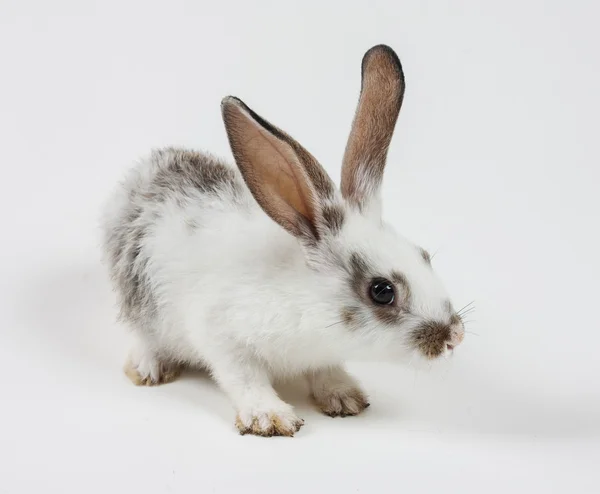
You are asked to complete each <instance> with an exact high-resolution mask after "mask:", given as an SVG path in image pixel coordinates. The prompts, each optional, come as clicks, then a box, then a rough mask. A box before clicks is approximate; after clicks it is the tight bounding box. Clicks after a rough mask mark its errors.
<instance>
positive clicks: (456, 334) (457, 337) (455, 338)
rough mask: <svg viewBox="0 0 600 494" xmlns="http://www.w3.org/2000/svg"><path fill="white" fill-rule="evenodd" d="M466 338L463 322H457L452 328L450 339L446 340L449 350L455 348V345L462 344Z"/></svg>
mask: <svg viewBox="0 0 600 494" xmlns="http://www.w3.org/2000/svg"><path fill="white" fill-rule="evenodd" d="M464 339H465V329H464V328H463V326H462V324H455V325H453V326H452V328H451V329H450V339H449V340H448V341H447V342H446V348H448V350H454V347H456V346H458V345H460V344H461V342H462V340H464Z"/></svg>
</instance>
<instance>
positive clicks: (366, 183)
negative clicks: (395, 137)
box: [341, 45, 404, 208]
mask: <svg viewBox="0 0 600 494" xmlns="http://www.w3.org/2000/svg"><path fill="white" fill-rule="evenodd" d="M403 97H404V73H403V72H402V65H401V64H400V60H399V59H398V56H397V55H396V53H394V51H393V50H392V49H391V48H389V47H388V46H385V45H378V46H375V47H373V48H371V49H370V50H369V51H368V52H367V53H366V54H365V56H364V57H363V60H362V84H361V91H360V99H359V101H358V107H357V109H356V114H355V116H354V122H353V123H352V130H351V132H350V137H349V138H348V144H347V145H346V151H345V153H344V162H343V166H342V181H341V189H342V195H343V196H344V198H346V199H347V200H348V201H350V202H351V203H354V204H356V205H358V206H359V207H361V208H362V207H363V206H365V203H367V202H368V201H369V200H370V199H371V198H372V197H373V196H374V195H376V194H377V192H378V191H379V188H380V186H381V180H382V178H383V170H384V168H385V162H386V158H387V152H388V147H389V145H390V141H391V140H392V134H393V133H394V127H395V125H396V120H397V119H398V113H399V112H400V107H401V106H402V98H403Z"/></svg>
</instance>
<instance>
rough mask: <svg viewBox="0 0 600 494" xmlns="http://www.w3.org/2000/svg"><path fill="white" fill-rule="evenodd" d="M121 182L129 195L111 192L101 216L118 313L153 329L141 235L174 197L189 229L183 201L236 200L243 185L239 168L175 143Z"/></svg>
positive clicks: (153, 306) (150, 291)
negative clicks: (106, 211)
mask: <svg viewBox="0 0 600 494" xmlns="http://www.w3.org/2000/svg"><path fill="white" fill-rule="evenodd" d="M121 187H124V188H125V190H126V191H127V194H126V197H127V200H126V202H125V203H123V199H121V197H122V196H123V195H122V194H121V195H115V196H114V197H113V199H112V201H113V203H112V204H110V205H109V210H110V211H112V212H113V216H111V217H110V218H108V217H107V218H105V228H104V254H105V257H106V262H107V263H108V266H109V269H110V274H111V278H112V281H113V283H114V285H115V288H116V291H117V293H118V297H119V302H120V303H119V305H120V307H121V312H120V317H121V319H123V320H126V321H129V322H131V323H134V324H135V323H137V325H139V324H143V326H144V327H145V329H146V331H152V325H153V324H152V321H153V317H154V316H155V315H156V310H157V306H156V301H155V298H154V295H153V286H152V284H151V281H150V279H149V277H148V276H147V273H146V267H147V264H148V262H149V259H148V256H147V255H146V252H145V250H144V238H145V237H146V235H147V233H148V231H149V230H150V229H151V228H152V227H153V225H154V224H155V223H156V220H157V219H158V218H159V217H160V214H161V205H162V204H163V203H164V202H167V201H171V202H173V204H175V205H176V206H177V207H179V208H181V209H182V219H183V220H184V221H186V222H187V224H188V226H189V227H190V229H195V228H196V227H197V226H198V225H197V224H195V222H194V219H193V218H186V217H185V215H184V214H183V210H184V208H185V206H186V205H187V204H190V203H198V202H201V201H202V200H203V199H204V198H206V197H207V196H210V195H213V196H215V195H219V196H220V197H222V198H223V199H224V200H227V201H228V202H230V203H235V202H238V201H240V199H241V196H242V195H243V191H244V189H245V187H244V185H243V182H242V179H241V177H240V175H239V172H238V171H237V170H236V169H235V168H233V167H232V166H230V165H228V164H227V163H225V162H223V161H221V160H219V159H217V158H215V157H213V156H210V155H208V154H203V153H199V152H194V151H188V150H185V149H174V148H167V149H160V150H155V151H153V152H152V153H151V155H150V157H149V158H148V159H147V160H144V161H143V162H141V163H139V164H138V166H136V167H134V168H133V169H132V170H131V171H130V173H129V175H128V176H127V177H126V179H125V180H124V181H123V182H122V184H121ZM119 202H120V203H119ZM115 213H116V214H115Z"/></svg>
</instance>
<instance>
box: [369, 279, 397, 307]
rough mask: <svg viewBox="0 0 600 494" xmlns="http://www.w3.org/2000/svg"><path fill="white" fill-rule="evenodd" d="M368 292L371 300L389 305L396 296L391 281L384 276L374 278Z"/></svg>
mask: <svg viewBox="0 0 600 494" xmlns="http://www.w3.org/2000/svg"><path fill="white" fill-rule="evenodd" d="M369 294H370V295H371V299H372V300H373V302H375V303H376V304H379V305H390V304H391V303H392V302H393V301H394V299H395V298H396V293H395V291H394V285H393V283H392V282H391V281H389V280H386V279H385V278H376V279H374V280H373V281H372V282H371V288H370V290H369Z"/></svg>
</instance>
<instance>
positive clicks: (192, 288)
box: [103, 46, 464, 436]
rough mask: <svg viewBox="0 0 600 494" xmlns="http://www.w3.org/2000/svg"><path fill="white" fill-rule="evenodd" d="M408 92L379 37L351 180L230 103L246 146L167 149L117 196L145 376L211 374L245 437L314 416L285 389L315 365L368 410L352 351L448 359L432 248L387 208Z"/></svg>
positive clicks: (456, 322)
mask: <svg viewBox="0 0 600 494" xmlns="http://www.w3.org/2000/svg"><path fill="white" fill-rule="evenodd" d="M403 93H404V76H403V73H402V68H401V66H400V62H399V60H398V58H397V56H396V55H395V53H394V52H393V51H392V50H391V49H390V48H388V47H385V46H377V47H374V48H372V49H371V50H369V52H367V54H366V55H365V57H364V59H363V86H362V89H361V98H360V100H359V106H358V109H357V114H356V117H355V121H354V123H353V127H352V132H351V135H350V138H349V142H348V146H347V148H346V153H345V155H344V163H343V166H342V181H341V190H338V189H337V187H335V185H334V184H333V182H332V181H331V179H330V178H329V177H328V175H327V173H326V172H325V171H324V169H323V168H322V167H321V166H320V164H319V163H318V162H317V161H316V160H315V158H314V157H313V156H312V155H310V153H308V151H306V150H305V149H304V148H303V147H302V146H301V145H300V144H298V143H297V142H296V141H295V140H294V139H293V138H291V137H290V136H289V135H287V134H286V133H284V132H283V131H282V130H280V129H278V128H277V127H275V126H273V125H272V124H270V123H269V122H267V121H266V120H264V119H262V118H261V117H260V116H258V115H257V114H256V113H254V112H253V111H252V110H251V109H250V108H248V107H247V106H246V105H245V104H244V103H243V102H241V101H240V100H238V99H237V98H233V97H228V98H225V99H224V100H223V102H222V112H223V119H224V122H225V128H226V130H227V134H228V137H229V142H230V145H231V148H232V151H233V154H234V158H235V162H236V163H235V164H236V165H237V166H235V165H231V164H229V163H227V162H224V161H222V160H220V159H217V158H215V157H213V156H210V155H208V154H204V153H199V152H194V151H189V150H183V149H161V150H155V151H153V152H152V153H151V154H150V155H149V156H148V157H147V158H146V159H144V160H142V161H141V162H139V163H138V164H137V165H136V166H135V167H134V168H133V169H132V170H131V171H130V172H129V174H128V175H127V176H126V178H125V180H124V181H123V182H122V183H121V184H120V186H119V187H118V189H117V191H116V192H115V194H114V196H113V197H111V199H110V201H109V202H108V204H107V208H106V210H105V214H104V218H103V232H104V254H105V258H106V263H107V265H108V267H109V271H110V275H111V278H112V281H113V284H114V287H115V289H116V292H117V294H118V297H119V305H120V308H121V318H122V319H123V320H124V321H125V322H126V323H127V324H128V325H129V326H130V327H131V329H132V331H133V334H134V336H135V340H136V342H135V345H134V347H133V348H132V350H131V353H130V357H129V360H128V362H127V364H126V366H125V371H126V373H127V375H128V376H129V377H130V378H131V379H132V381H133V382H134V383H136V384H145V385H154V384H159V383H164V382H168V381H170V380H173V379H174V378H175V377H177V375H178V373H179V372H180V370H181V368H182V367H184V366H188V365H190V366H202V367H205V368H207V369H209V371H210V372H211V374H212V376H213V377H214V378H215V380H216V381H217V382H218V384H219V385H220V387H221V388H222V389H223V390H224V391H225V392H226V393H227V394H228V396H229V397H230V399H231V401H232V403H233V405H234V407H235V409H236V411H237V418H236V426H237V428H238V430H239V431H240V432H241V433H242V434H245V433H251V434H257V435H263V436H273V435H286V436H291V435H294V433H295V432H297V431H298V430H299V428H300V427H301V426H302V424H303V421H302V420H301V419H300V418H299V417H297V416H296V414H295V413H294V411H293V409H292V407H291V406H290V405H288V404H287V403H285V402H284V401H282V400H281V399H280V398H279V397H278V395H277V393H276V392H275V391H274V389H273V387H272V384H273V382H274V381H275V380H277V379H280V378H285V377H291V376H298V375H302V376H305V377H306V379H307V381H308V384H309V387H310V392H311V395H312V396H313V398H314V400H315V402H316V403H317V405H318V406H319V408H320V409H321V410H322V411H323V412H324V413H326V414H328V415H331V416H346V415H356V414H358V413H360V412H361V411H362V410H364V409H365V408H366V407H368V406H369V403H368V401H367V398H366V395H365V393H364V392H363V391H362V390H361V389H360V387H359V385H358V384H357V382H356V381H355V380H354V379H353V378H352V377H351V376H350V375H349V374H348V373H347V372H346V371H345V370H344V368H343V363H344V361H346V360H349V359H385V360H391V361H398V360H401V359H402V358H405V357H407V356H410V355H414V354H418V355H419V356H424V357H426V358H429V359H431V358H437V357H438V356H441V355H448V354H449V352H451V351H452V350H453V349H454V347H455V346H456V345H458V344H459V343H460V342H461V341H462V338H463V336H464V328H463V325H462V321H461V320H460V316H459V315H458V314H457V313H456V312H455V311H454V309H453V307H452V304H451V303H450V300H449V298H448V296H447V294H446V292H445V290H444V288H443V286H442V284H441V282H440V281H439V280H438V279H437V277H436V276H435V273H434V271H433V269H432V267H431V263H430V258H429V256H428V254H427V253H426V251H425V250H423V249H421V248H420V247H418V246H416V245H415V244H413V243H412V242H410V241H408V240H407V239H405V238H404V237H402V236H400V235H398V234H397V233H396V232H395V230H394V229H393V227H391V226H390V225H388V224H387V223H386V222H384V221H383V219H382V217H381V204H380V193H379V190H380V185H381V179H382V175H383V170H384V166H385V159H386V154H387V148H388V146H389V142H390V140H391V136H392V132H393V129H394V125H395V122H396V118H397V115H398V112H399V110H400V106H401V103H402V97H403Z"/></svg>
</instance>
